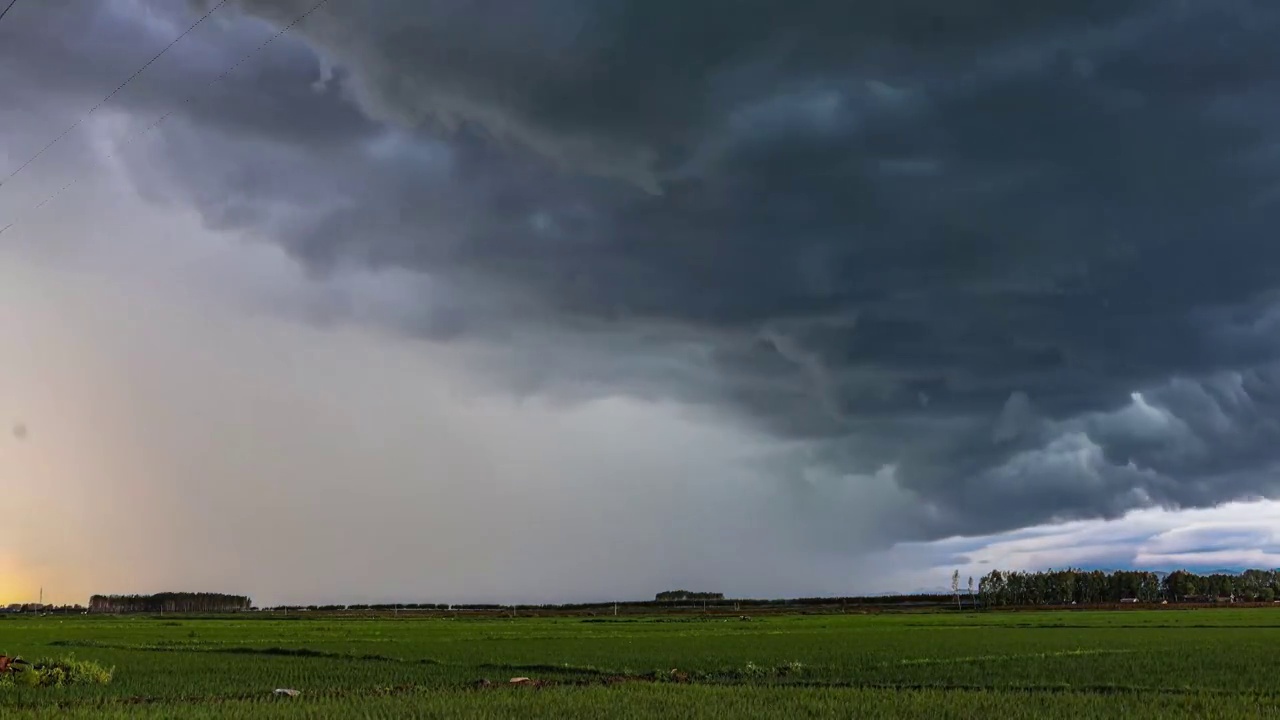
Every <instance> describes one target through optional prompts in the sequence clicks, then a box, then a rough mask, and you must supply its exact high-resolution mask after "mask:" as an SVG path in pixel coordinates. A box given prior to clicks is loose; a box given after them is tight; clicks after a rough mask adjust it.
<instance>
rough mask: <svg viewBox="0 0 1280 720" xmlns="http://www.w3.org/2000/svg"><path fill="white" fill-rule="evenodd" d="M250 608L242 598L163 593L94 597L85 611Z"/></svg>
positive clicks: (238, 596) (231, 610)
mask: <svg viewBox="0 0 1280 720" xmlns="http://www.w3.org/2000/svg"><path fill="white" fill-rule="evenodd" d="M251 607H253V601H252V600H250V599H249V598H248V597H246V596H244V595H224V594H222V593H191V592H166V593H157V594H155V595H94V596H93V597H91V598H89V612H95V613H147V612H150V613H160V612H169V613H222V612H238V611H242V610H248V609H250V608H251Z"/></svg>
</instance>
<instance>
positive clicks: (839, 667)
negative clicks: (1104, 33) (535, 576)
mask: <svg viewBox="0 0 1280 720" xmlns="http://www.w3.org/2000/svg"><path fill="white" fill-rule="evenodd" d="M0 652H3V653H8V654H10V655H15V654H17V655H22V656H24V657H26V658H35V657H39V656H59V657H60V656H67V655H74V656H75V657H76V658H78V659H81V660H93V661H96V662H98V663H100V664H102V665H105V666H107V667H113V668H114V670H115V673H114V678H113V680H112V682H111V683H109V684H107V685H100V686H75V687H51V688H28V687H3V686H0V716H3V717H6V718H9V717H16V718H22V717H43V716H46V715H48V716H54V715H57V716H59V717H63V716H66V715H70V716H72V717H77V716H83V717H95V718H97V717H120V718H124V717H130V718H134V717H156V718H160V717H175V716H176V717H244V718H251V717H252V718H273V717H343V718H348V717H450V718H473V717H475V718H479V717H511V718H528V717H548V718H551V717H554V718H599V717H621V718H627V717H664V718H671V717H725V718H739V717H751V716H755V717H799V718H807V717H859V718H874V717H929V718H946V717H955V718H970V717H983V716H990V717H999V718H1001V719H1002V720H1007V719H1008V718H1054V717H1062V718H1068V717H1070V718H1081V717H1085V718H1089V717H1125V718H1166V717H1172V716H1192V717H1220V718H1235V717H1280V673H1278V672H1277V671H1278V670H1280V610H1273V609H1248V610H1226V609H1216V610H1176V611H1155V610H1151V611H1137V610H1130V611H1118V612H1103V611H1089V612H1082V611H1076V612H1059V613H1054V612H1034V613H1033V612H1008V613H986V614H957V613H934V614H926V613H920V614H882V615H875V614H871V615H863V614H847V615H843V614H833V615H808V616H801V615H792V616H787V615H779V616H767V617H757V618H753V619H752V620H751V621H750V622H743V621H740V620H739V619H737V618H736V617H735V618H700V617H652V618H619V619H617V620H615V619H613V618H588V619H584V618H517V619H496V618H490V619H465V618H463V619H451V618H430V619H428V618H421V619H414V618H400V619H393V618H376V619H374V618H371V619H357V618H305V619H272V618H269V617H261V616H258V617H251V616H229V617H228V618H227V619H183V618H176V619H175V618H164V619H158V618H150V619H148V618H112V617H94V616H88V617H82V616H71V617H44V618H23V617H10V618H6V619H0ZM673 670H674V671H675V672H674V673H673ZM515 676H526V677H529V678H531V679H533V680H536V681H539V683H540V684H541V685H542V686H541V687H528V686H526V687H513V686H511V685H510V684H509V683H508V680H509V679H510V678H512V677H515ZM482 678H487V679H489V680H490V681H491V682H492V683H493V687H488V688H477V687H476V683H477V681H478V680H480V679H482ZM275 688H295V689H297V690H299V691H301V695H300V696H299V697H297V698H292V699H288V698H282V699H277V698H274V697H272V695H271V692H272V690H273V689H275Z"/></svg>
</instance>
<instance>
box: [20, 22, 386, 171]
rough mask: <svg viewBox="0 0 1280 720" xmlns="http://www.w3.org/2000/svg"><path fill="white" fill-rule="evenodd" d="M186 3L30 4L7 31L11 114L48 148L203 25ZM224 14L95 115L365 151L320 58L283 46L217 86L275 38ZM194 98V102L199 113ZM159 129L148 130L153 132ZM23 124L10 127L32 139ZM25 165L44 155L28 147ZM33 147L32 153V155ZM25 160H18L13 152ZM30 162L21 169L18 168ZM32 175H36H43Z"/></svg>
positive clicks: (364, 125) (356, 117)
mask: <svg viewBox="0 0 1280 720" xmlns="http://www.w3.org/2000/svg"><path fill="white" fill-rule="evenodd" d="M202 14H203V12H202V13H200V14H198V15H193V14H191V13H190V12H188V11H186V9H185V8H184V7H183V5H182V4H180V3H147V2H141V1H140V0H107V1H95V0H57V1H55V2H46V3H30V4H26V3H24V5H23V6H21V7H15V9H14V10H13V11H12V12H11V13H10V14H9V16H8V17H6V18H5V23H4V24H3V25H0V87H2V88H3V90H0V92H3V100H4V102H3V106H4V108H5V111H7V112H9V113H16V114H23V113H25V114H26V115H27V118H26V120H27V123H25V124H26V125H27V126H29V125H30V124H31V120H32V119H33V118H32V116H35V117H38V118H39V122H41V123H42V127H43V129H44V131H45V134H46V135H47V137H44V138H43V139H44V141H45V142H48V141H49V140H52V139H53V138H54V137H56V136H57V135H58V134H59V133H60V132H61V131H62V130H63V129H64V128H66V127H67V126H70V125H71V124H72V123H74V122H75V121H76V120H77V119H80V118H82V117H84V116H85V113H87V112H88V111H89V110H90V108H92V107H93V106H94V105H96V104H97V103H98V101H100V100H102V99H103V98H105V97H107V95H108V94H109V93H111V92H112V91H113V90H114V89H116V88H118V87H119V86H120V85H121V83H123V82H124V81H125V80H126V79H127V78H129V77H130V76H131V75H133V73H134V72H135V71H136V70H137V69H138V68H140V67H141V66H142V65H143V64H144V63H146V62H147V61H149V60H151V59H152V58H153V57H155V56H156V54H157V53H159V52H160V51H161V50H163V49H164V48H165V47H166V46H167V45H169V43H170V42H172V41H173V40H174V38H177V37H178V36H179V35H180V34H181V33H182V32H183V31H185V30H187V29H188V28H190V27H191V26H192V24H193V23H194V22H195V21H196V20H197V19H198V18H199V17H200V15H202ZM234 15H235V13H234V12H233V10H232V9H231V8H230V6H227V7H224V8H221V9H220V10H219V11H217V12H215V13H214V14H213V15H212V16H211V17H209V18H208V19H206V20H204V21H202V22H200V23H199V24H198V25H196V27H195V28H194V29H193V30H192V31H191V32H190V34H189V35H187V36H186V37H185V38H183V40H182V41H181V42H180V43H178V44H177V45H175V46H174V47H173V48H171V49H170V50H168V51H166V52H165V53H164V55H163V56H161V57H160V58H158V59H157V60H155V62H154V63H153V64H151V65H150V66H149V67H147V69H146V70H145V71H144V72H143V73H142V74H140V75H139V76H138V77H137V78H134V79H133V80H132V81H130V82H129V84H128V85H127V86H126V87H123V88H121V89H120V90H119V92H118V93H117V94H115V96H114V97H112V98H111V100H110V101H109V102H108V103H107V104H106V105H105V106H103V107H102V108H100V109H98V110H96V111H95V114H105V113H107V112H110V111H112V110H118V109H122V108H123V109H127V110H129V111H130V112H132V113H136V114H138V115H139V116H140V119H142V120H144V121H145V120H151V121H154V120H156V119H158V118H160V117H161V116H163V115H165V114H167V113H170V112H174V113H177V114H178V115H179V116H182V115H185V114H187V113H198V114H199V115H200V117H202V118H203V119H205V120H206V121H207V122H209V123H213V124H217V125H218V126H220V127H222V128H223V129H224V130H225V131H226V132H230V133H252V134H256V135H262V136H266V137H271V138H275V139H279V140H288V141H290V142H308V143H311V144H312V145H313V147H324V146H331V145H333V144H336V143H345V142H350V141H352V140H353V139H358V138H359V137H360V136H361V135H362V134H364V133H366V132H368V131H370V130H371V128H372V127H373V126H372V124H371V123H370V122H369V121H368V120H367V119H366V118H365V117H364V116H363V115H362V114H361V113H360V112H359V111H358V110H357V109H356V108H355V107H354V106H353V105H352V104H351V103H350V102H348V101H346V100H345V99H344V98H342V97H340V95H339V93H338V92H336V91H335V89H334V88H335V87H336V84H335V83H334V82H333V80H328V81H327V82H326V81H325V80H326V78H325V72H326V70H325V69H324V67H323V65H322V62H321V60H320V59H319V57H318V56H317V55H316V54H315V53H314V52H313V51H312V50H311V49H309V48H308V47H307V46H306V45H305V44H304V43H302V42H300V41H299V40H297V39H295V38H292V37H288V36H286V37H282V38H279V39H277V40H276V41H274V42H272V43H271V44H270V45H269V46H268V47H267V48H265V49H264V50H263V51H261V52H259V53H257V54H256V55H255V56H254V58H253V62H251V63H246V64H244V65H243V66H241V67H239V68H237V69H236V71H235V72H233V73H231V74H230V75H229V76H228V77H227V78H225V79H224V80H222V81H220V82H217V83H214V84H212V85H211V84H210V83H212V82H213V81H214V80H215V79H216V78H217V77H218V76H219V75H221V74H223V73H224V72H226V71H227V70H228V69H230V68H231V67H232V66H234V65H235V64H236V63H237V62H238V61H239V60H241V59H242V58H244V57H245V56H247V55H248V54H250V53H251V52H253V51H254V50H255V49H256V48H258V47H259V46H260V45H262V43H263V42H264V41H265V40H266V39H268V38H270V37H271V36H272V35H274V34H275V33H276V31H277V29H276V28H274V27H271V26H270V25H268V24H266V23H245V22H243V19H242V18H241V22H238V23H236V24H234V25H231V26H228V24H227V23H226V22H225V20H226V19H227V18H230V17H233V16H234ZM186 98H193V100H192V101H191V102H189V103H187V102H183V101H184V100H185V99H186ZM148 124H149V123H148ZM23 125H24V123H22V122H19V121H18V119H15V120H14V121H13V122H12V123H10V127H23ZM23 145H24V147H23V150H28V148H30V149H29V151H28V152H27V155H28V156H29V155H30V154H33V153H34V152H35V150H38V149H39V147H40V146H39V145H35V143H34V141H33V142H31V143H23ZM33 145H34V147H32V146H33ZM14 154H15V155H17V154H19V153H18V151H17V150H16V149H15V152H14ZM24 160H26V157H21V158H16V161H15V162H13V163H12V164H13V165H14V166H15V167H16V166H17V165H18V164H20V162H21V161H24ZM33 169H34V168H33Z"/></svg>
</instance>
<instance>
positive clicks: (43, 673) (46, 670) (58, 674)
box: [0, 656, 114, 688]
mask: <svg viewBox="0 0 1280 720" xmlns="http://www.w3.org/2000/svg"><path fill="white" fill-rule="evenodd" d="M113 673H114V670H113V669H108V668H104V667H103V666H101V665H99V664H98V663H95V662H92V661H90V660H77V659H75V658H74V657H71V656H67V657H63V658H58V659H52V658H42V659H40V660H36V661H35V662H32V663H30V664H25V663H24V664H22V665H15V666H13V667H12V669H11V671H10V672H6V673H4V674H3V675H0V688H9V687H65V686H68V685H106V684H107V683H109V682H111V676H112V674H113Z"/></svg>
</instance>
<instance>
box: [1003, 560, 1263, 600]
mask: <svg viewBox="0 0 1280 720" xmlns="http://www.w3.org/2000/svg"><path fill="white" fill-rule="evenodd" d="M1277 597H1280V571H1277V570H1246V571H1244V572H1243V573H1240V574H1233V573H1211V574H1207V575H1198V574H1196V573H1193V572H1190V571H1187V570H1177V571H1174V572H1171V573H1168V574H1166V575H1163V576H1161V575H1160V574H1158V573H1154V572H1150V571H1145V570H1116V571H1113V572H1105V571H1102V570H1077V569H1073V568H1067V569H1065V570H1047V571H1044V572H1019V571H1001V570H992V571H991V572H989V573H987V574H986V575H985V576H983V578H982V579H981V580H980V581H979V582H978V599H979V601H980V602H981V603H982V605H983V606H984V607H1000V606H1011V605H1071V604H1081V605H1085V604H1091V603H1119V602H1161V601H1163V602H1217V601H1221V600H1228V601H1233V602H1272V601H1274V600H1275V599H1276V598H1277Z"/></svg>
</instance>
